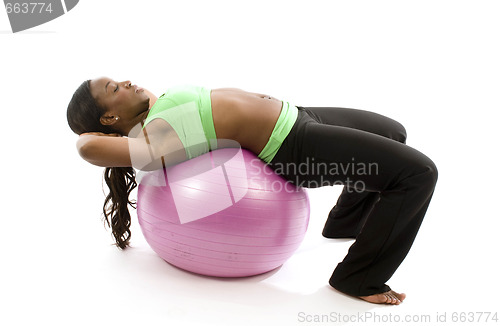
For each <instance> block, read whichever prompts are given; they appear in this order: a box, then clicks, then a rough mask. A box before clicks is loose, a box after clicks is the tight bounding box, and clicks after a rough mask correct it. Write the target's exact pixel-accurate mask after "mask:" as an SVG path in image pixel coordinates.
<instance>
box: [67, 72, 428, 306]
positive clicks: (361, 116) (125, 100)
mask: <svg viewBox="0 0 500 326" xmlns="http://www.w3.org/2000/svg"><path fill="white" fill-rule="evenodd" d="M67 118H68V123H69V126H70V127H71V129H72V130H73V131H74V132H75V133H76V134H78V135H80V137H79V139H78V141H77V148H78V151H79V153H80V155H81V156H82V157H83V158H84V159H85V160H87V161H88V162H90V163H92V164H95V165H98V166H103V167H106V170H105V173H104V178H105V181H106V183H107V184H108V186H109V188H110V193H109V195H108V196H107V197H106V199H105V203H104V207H103V211H104V215H105V218H106V221H107V224H108V226H111V228H112V232H113V236H114V237H115V239H116V244H117V246H118V247H120V248H122V249H124V248H126V246H127V245H128V243H129V240H130V229H129V226H130V214H129V212H128V209H127V205H128V204H131V205H133V203H132V202H130V201H129V199H128V195H129V194H130V192H131V191H132V190H133V189H134V187H135V186H136V182H135V172H134V169H133V167H136V168H139V169H144V170H148V169H155V168H161V167H163V166H166V165H171V164H176V163H178V162H182V161H184V160H186V159H190V158H192V157H195V156H198V155H201V154H203V153H205V152H207V151H209V150H214V149H216V148H219V147H223V146H224V144H223V141H222V140H224V139H226V140H227V139H230V140H233V141H236V142H238V143H239V144H240V145H241V147H243V148H246V149H248V150H251V151H252V152H253V153H255V154H256V155H258V157H259V158H261V159H262V160H263V161H265V162H266V163H268V164H269V166H270V167H272V168H273V169H274V170H275V171H276V172H277V173H279V174H281V175H282V176H283V177H284V178H286V179H287V180H289V181H291V182H293V183H295V184H297V185H299V186H303V187H310V188H314V187H320V186H325V185H334V184H343V185H344V189H343V191H342V194H341V195H340V197H339V198H338V200H337V204H336V205H335V206H334V207H333V208H332V210H331V211H330V214H329V216H328V219H327V221H326V224H325V228H324V230H323V235H324V236H325V237H327V238H342V237H347V238H355V239H356V241H355V242H354V243H353V244H352V246H351V247H350V248H349V251H348V254H347V255H346V257H345V258H344V260H343V261H342V262H341V263H339V264H338V266H337V267H336V269H335V271H334V272H333V275H332V277H331V278H330V282H329V283H330V285H331V286H332V287H334V288H335V289H337V290H339V291H341V292H343V293H346V294H348V295H351V296H355V297H359V298H361V299H363V300H366V301H368V302H372V303H386V304H400V303H401V302H402V301H403V300H404V298H405V297H406V296H405V294H403V293H397V292H394V291H392V290H391V288H390V287H389V286H387V285H386V284H385V282H386V281H387V280H389V279H390V278H391V276H392V275H393V273H394V272H395V271H396V269H397V268H398V266H399V265H400V264H401V262H402V261H403V259H404V258H405V256H406V255H407V253H408V251H409V250H410V247H411V245H412V243H413V241H414V239H415V236H416V234H417V232H418V229H419V227H420V224H421V222H422V219H423V217H424V214H425V212H426V210H427V207H428V205H429V202H430V200H431V197H432V194H433V192H434V188H435V185H436V182H437V169H436V166H435V164H434V163H433V162H432V161H431V160H430V159H429V158H428V157H427V156H425V155H424V154H422V153H420V152H419V151H417V150H415V149H413V148H411V147H409V146H407V145H405V140H406V131H405V129H404V127H403V126H402V125H401V124H400V123H398V122H396V121H394V120H392V119H389V118H387V117H384V116H381V115H379V114H376V113H371V112H367V111H361V110H354V109H344V108H327V107H301V106H293V105H291V104H290V103H288V102H286V101H280V100H278V99H275V98H273V97H271V96H268V95H263V94H256V93H249V92H245V91H242V90H239V89H233V88H223V89H213V90H209V89H206V88H202V87H192V86H183V87H174V88H171V89H169V90H168V91H167V92H166V93H165V94H163V95H162V96H161V97H160V98H157V97H156V96H154V95H153V94H152V93H151V92H149V91H147V90H145V89H143V88H139V87H137V86H136V85H132V84H131V82H130V81H123V82H117V81H114V80H112V79H110V78H98V79H94V80H89V81H85V82H84V83H83V84H82V85H81V86H80V87H79V88H78V89H77V91H76V92H75V94H74V95H73V98H72V100H71V102H70V104H69V106H68V111H67ZM125 136H128V137H125ZM304 164H305V166H307V168H305V169H304ZM325 166H326V167H327V169H325V168H324V167H325ZM297 167H301V168H297ZM320 168H322V169H320Z"/></svg>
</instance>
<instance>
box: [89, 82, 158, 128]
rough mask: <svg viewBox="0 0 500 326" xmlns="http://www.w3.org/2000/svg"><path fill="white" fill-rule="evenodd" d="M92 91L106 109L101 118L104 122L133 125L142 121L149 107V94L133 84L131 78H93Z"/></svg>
mask: <svg viewBox="0 0 500 326" xmlns="http://www.w3.org/2000/svg"><path fill="white" fill-rule="evenodd" d="M90 92H91V94H92V96H93V97H94V98H95V99H96V101H97V103H98V104H99V105H100V106H101V107H102V108H104V109H105V111H106V113H105V114H104V115H103V118H101V123H103V124H115V123H116V124H120V125H122V124H126V125H127V127H128V125H129V124H131V125H132V126H133V125H135V124H137V123H139V122H140V121H142V118H143V117H144V116H145V114H146V112H147V111H148V109H149V96H148V95H147V94H146V93H145V92H144V89H142V88H140V87H137V85H132V83H131V82H130V81H129V80H126V81H122V82H117V81H115V80H113V79H111V78H107V77H101V78H97V79H93V80H91V81H90ZM103 119H104V120H103ZM121 129H123V128H121Z"/></svg>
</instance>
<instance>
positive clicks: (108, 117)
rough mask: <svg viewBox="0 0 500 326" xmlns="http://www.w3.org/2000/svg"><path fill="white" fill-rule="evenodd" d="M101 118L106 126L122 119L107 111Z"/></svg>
mask: <svg viewBox="0 0 500 326" xmlns="http://www.w3.org/2000/svg"><path fill="white" fill-rule="evenodd" d="M99 120H100V121H101V124H103V125H105V126H112V125H114V124H115V123H117V122H118V120H120V117H117V116H115V115H112V114H108V113H106V114H104V115H103V116H101V118H100V119H99Z"/></svg>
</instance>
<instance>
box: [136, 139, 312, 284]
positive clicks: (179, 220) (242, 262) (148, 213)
mask: <svg viewBox="0 0 500 326" xmlns="http://www.w3.org/2000/svg"><path fill="white" fill-rule="evenodd" d="M141 173H143V172H141ZM138 177H140V178H138V179H139V187H138V195H137V216H138V219H139V224H140V227H141V230H142V233H143V234H144V237H145V239H146V241H147V242H148V244H149V245H150V246H151V248H152V249H153V250H154V251H155V252H156V253H157V254H158V255H159V256H160V257H161V258H163V259H164V260H165V261H167V262H168V263H170V264H172V265H174V266H177V267H179V268H181V269H184V270H187V271H190V272H193V273H197V274H202V275H208V276H218V277H243V276H251V275H257V274H261V273H265V272H268V271H270V270H273V269H275V268H277V267H279V266H281V265H282V264H283V263H284V262H285V261H286V260H287V259H288V258H290V256H292V254H293V253H294V251H295V250H296V249H297V248H298V247H299V245H300V244H301V242H302V240H303V239H304V236H305V232H306V230H307V226H308V222H309V212H310V209H309V197H308V195H307V192H306V190H305V189H303V188H301V187H296V186H295V185H293V184H292V183H290V182H287V181H286V180H285V179H284V178H283V177H281V176H279V175H278V174H276V173H275V172H274V171H273V170H272V169H271V168H270V167H269V166H267V165H266V164H265V163H264V162H263V161H262V160H260V159H259V158H258V157H257V156H256V155H255V154H253V153H252V152H250V151H248V150H245V149H242V148H221V149H217V150H215V151H211V152H208V153H206V154H203V155H200V156H197V157H195V158H193V159H190V160H187V161H184V162H182V163H179V164H177V165H174V166H170V167H167V168H165V169H163V170H157V171H153V172H147V173H145V174H142V175H138Z"/></svg>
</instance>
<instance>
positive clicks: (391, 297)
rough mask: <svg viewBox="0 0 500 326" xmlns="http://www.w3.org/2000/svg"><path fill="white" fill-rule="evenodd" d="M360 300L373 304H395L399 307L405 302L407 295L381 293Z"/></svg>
mask: <svg viewBox="0 0 500 326" xmlns="http://www.w3.org/2000/svg"><path fill="white" fill-rule="evenodd" d="M359 298H360V299H363V300H365V301H368V302H371V303H386V304H395V305H398V304H400V303H401V302H403V300H404V299H405V298H406V294H404V293H397V292H394V291H392V290H390V291H387V292H384V293H379V294H372V295H368V296H365V297H359Z"/></svg>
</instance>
